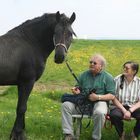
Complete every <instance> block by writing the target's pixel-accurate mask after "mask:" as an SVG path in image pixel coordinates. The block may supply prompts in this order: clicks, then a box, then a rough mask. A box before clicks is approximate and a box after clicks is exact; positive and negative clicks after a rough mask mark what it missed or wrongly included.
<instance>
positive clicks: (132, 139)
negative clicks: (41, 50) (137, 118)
mask: <svg viewBox="0 0 140 140" xmlns="http://www.w3.org/2000/svg"><path fill="white" fill-rule="evenodd" d="M131 140H137V137H136V136H135V134H134V132H133V131H132V133H131Z"/></svg>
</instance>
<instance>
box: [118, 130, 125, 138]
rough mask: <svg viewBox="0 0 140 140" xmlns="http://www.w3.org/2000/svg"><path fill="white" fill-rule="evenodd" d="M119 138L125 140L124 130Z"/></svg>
mask: <svg viewBox="0 0 140 140" xmlns="http://www.w3.org/2000/svg"><path fill="white" fill-rule="evenodd" d="M119 140H125V132H123V133H122V136H121V137H120V138H119Z"/></svg>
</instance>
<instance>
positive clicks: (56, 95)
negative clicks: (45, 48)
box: [0, 39, 140, 140]
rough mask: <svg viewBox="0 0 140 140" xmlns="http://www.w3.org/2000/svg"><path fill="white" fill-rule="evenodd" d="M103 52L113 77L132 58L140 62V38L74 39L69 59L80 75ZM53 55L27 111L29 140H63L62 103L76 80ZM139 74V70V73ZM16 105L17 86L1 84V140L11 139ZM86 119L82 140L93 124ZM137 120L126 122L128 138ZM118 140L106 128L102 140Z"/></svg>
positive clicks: (113, 133) (88, 139) (112, 130)
mask: <svg viewBox="0 0 140 140" xmlns="http://www.w3.org/2000/svg"><path fill="white" fill-rule="evenodd" d="M95 53H100V54H101V55H103V56H104V57H105V58H106V60H107V67H106V70H107V71H108V72H110V73H111V74H112V75H113V77H115V76H116V75H118V74H120V73H121V72H122V65H123V63H124V62H126V61H129V60H133V61H136V62H138V63H139V64H140V40H78V39H75V40H74V41H73V43H72V45H71V48H70V50H69V53H68V56H67V60H68V63H69V65H70V66H71V68H72V69H73V71H74V73H75V74H76V75H77V76H78V75H79V74H80V73H81V72H83V71H84V70H87V69H88V66H89V59H90V57H91V56H92V55H93V54H95ZM53 54H54V52H53V53H52V54H51V55H50V57H49V59H48V60H47V63H46V69H45V71H44V73H43V75H42V77H41V78H40V79H39V80H38V81H37V82H36V84H35V86H34V88H33V90H32V93H31V95H30V98H29V100H28V109H27V112H26V120H25V121H26V134H27V139H28V140H63V134H62V128H61V102H60V98H61V95H62V94H63V93H64V92H70V88H71V87H72V86H73V85H74V84H75V79H74V78H73V76H72V75H71V73H70V72H69V70H68V69H67V67H66V64H65V63H63V64H59V65H58V64H55V63H54V62H53ZM139 75H140V73H138V76H139ZM16 104H17V88H16V87H15V86H11V87H10V86H6V87H0V140H8V139H9V135H10V131H11V129H12V126H13V124H14V120H15V114H16ZM87 123H88V120H87V119H84V120H83V128H82V132H81V137H80V140H90V139H91V133H92V128H93V124H91V125H90V126H89V128H87V129H86V128H85V126H86V124H87ZM134 124H135V120H134V121H131V122H125V124H124V125H125V131H126V133H127V140H129V135H130V133H131V129H132V128H133V126H134ZM109 139H110V140H118V136H117V133H116V132H115V129H114V127H113V128H112V129H109V128H108V129H105V128H104V129H103V133H102V140H109ZM139 140H140V139H139Z"/></svg>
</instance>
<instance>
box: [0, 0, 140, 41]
mask: <svg viewBox="0 0 140 140" xmlns="http://www.w3.org/2000/svg"><path fill="white" fill-rule="evenodd" d="M57 11H60V13H65V14H66V15H67V16H68V17H70V16H71V15H72V13H73V12H75V13H76V20H75V21H74V23H73V25H72V27H73V29H74V31H75V33H76V34H77V38H83V39H127V40H131V39H134V40H135V39H136V40H140V0H0V35H3V34H5V33H6V32H7V31H9V30H10V29H12V28H14V27H16V26H18V25H20V24H21V23H23V22H25V21H26V20H28V19H33V18H35V17H38V16H42V15H43V14H44V13H56V12H57Z"/></svg>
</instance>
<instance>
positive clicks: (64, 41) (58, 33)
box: [53, 12, 76, 64]
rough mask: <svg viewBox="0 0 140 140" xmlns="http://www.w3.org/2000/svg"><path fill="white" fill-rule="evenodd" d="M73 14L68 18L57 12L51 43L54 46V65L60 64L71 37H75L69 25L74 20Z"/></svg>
mask: <svg viewBox="0 0 140 140" xmlns="http://www.w3.org/2000/svg"><path fill="white" fill-rule="evenodd" d="M75 17H76V16H75V13H73V14H72V15H71V17H70V18H68V17H66V16H65V15H64V14H61V15H60V13H59V12H57V13H56V21H57V24H56V26H55V31H54V36H53V41H54V45H55V56H54V61H55V63H58V64H59V63H62V62H63V61H64V60H65V56H66V54H67V51H68V49H69V47H70V44H71V42H72V39H73V38H72V36H73V34H74V35H75V33H74V31H73V29H72V27H71V25H72V23H73V22H74V20H75Z"/></svg>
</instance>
